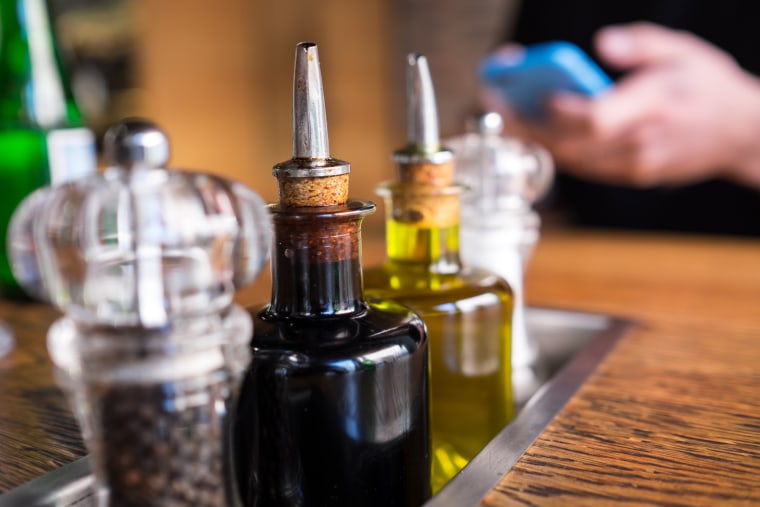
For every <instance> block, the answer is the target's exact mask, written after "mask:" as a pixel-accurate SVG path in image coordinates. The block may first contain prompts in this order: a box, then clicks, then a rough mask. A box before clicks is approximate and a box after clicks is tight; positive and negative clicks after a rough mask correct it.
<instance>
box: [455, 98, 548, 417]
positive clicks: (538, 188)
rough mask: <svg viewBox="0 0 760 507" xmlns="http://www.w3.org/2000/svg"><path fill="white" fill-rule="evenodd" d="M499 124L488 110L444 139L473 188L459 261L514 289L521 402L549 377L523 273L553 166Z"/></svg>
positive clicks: (467, 196)
mask: <svg viewBox="0 0 760 507" xmlns="http://www.w3.org/2000/svg"><path fill="white" fill-rule="evenodd" d="M502 130H503V122H502V118H501V116H500V115H499V114H498V113H494V112H488V113H484V114H480V115H478V116H476V117H474V118H473V119H472V120H471V121H470V124H469V125H468V132H467V133H466V134H464V135H462V136H459V137H455V138H452V139H449V140H448V141H447V142H446V143H447V145H448V146H449V147H450V148H451V149H452V150H453V151H454V155H455V159H456V171H457V181H458V182H460V183H462V184H464V185H466V186H468V187H469V189H470V190H469V191H468V192H465V193H464V194H463V196H462V206H461V210H460V215H461V224H460V226H461V229H460V238H461V245H460V248H461V255H462V260H463V262H464V263H465V264H467V265H470V266H478V267H482V268H486V269H490V270H491V271H493V272H495V273H497V274H499V275H501V276H502V277H504V278H505V279H506V280H507V281H508V282H509V284H510V285H511V286H512V290H513V291H514V295H515V307H514V313H513V322H512V382H513V389H514V395H515V405H516V407H518V408H519V407H520V406H522V405H523V404H524V403H525V402H527V400H528V399H529V398H530V396H531V395H532V394H533V393H534V392H535V391H536V390H537V389H538V387H539V386H540V385H541V383H542V382H543V380H544V376H545V372H544V367H543V365H541V364H540V361H539V354H538V353H539V351H538V346H537V344H536V342H535V340H534V338H533V337H531V336H530V335H529V334H528V332H527V329H526V323H525V312H524V298H523V273H524V269H525V266H526V264H527V262H528V259H529V258H530V255H531V253H532V251H533V247H534V246H535V244H536V242H537V241H538V238H539V229H540V217H539V215H538V213H536V212H535V211H534V210H533V208H532V205H533V203H534V202H536V201H537V200H538V199H540V198H541V197H543V195H544V194H545V193H546V192H547V191H548V189H549V188H550V186H551V183H552V179H553V175H554V164H553V161H552V159H551V156H550V155H549V153H548V152H547V151H546V150H545V149H544V148H542V147H541V146H538V145H534V144H527V143H524V142H522V141H519V140H517V139H514V138H508V137H503V136H502V135H501V133H502Z"/></svg>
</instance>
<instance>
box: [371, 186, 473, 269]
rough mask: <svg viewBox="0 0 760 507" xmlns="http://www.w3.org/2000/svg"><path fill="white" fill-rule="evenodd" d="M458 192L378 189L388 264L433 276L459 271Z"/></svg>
mask: <svg viewBox="0 0 760 507" xmlns="http://www.w3.org/2000/svg"><path fill="white" fill-rule="evenodd" d="M460 191H461V188H460V187H458V186H456V185H452V186H449V187H434V186H425V185H416V184H415V185H408V184H398V185H390V186H384V187H381V188H380V189H379V193H380V195H382V196H383V197H384V198H385V210H386V223H385V234H386V248H387V254H388V260H389V261H390V262H391V263H392V264H394V265H396V266H398V267H404V266H405V267H407V268H410V269H414V270H415V271H419V270H422V271H425V272H428V273H435V274H454V273H457V272H459V271H460V270H461V268H462V265H461V262H460V259H459V193H460Z"/></svg>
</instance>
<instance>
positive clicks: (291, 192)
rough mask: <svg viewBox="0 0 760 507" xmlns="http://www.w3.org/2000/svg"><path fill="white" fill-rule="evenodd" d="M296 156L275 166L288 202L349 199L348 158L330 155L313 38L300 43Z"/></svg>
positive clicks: (305, 203) (295, 88)
mask: <svg viewBox="0 0 760 507" xmlns="http://www.w3.org/2000/svg"><path fill="white" fill-rule="evenodd" d="M292 135H293V158H292V159H290V160H287V161H285V162H281V163H279V164H277V165H275V166H274V169H273V171H272V174H274V176H275V177H277V180H278V182H279V185H280V203H281V204H282V205H284V206H295V207H299V206H331V205H336V204H345V202H346V201H347V200H348V173H349V172H350V170H351V165H350V164H349V163H348V162H344V161H342V160H338V159H334V158H331V157H330V142H329V140H328V134H327V115H326V114H325V98H324V91H323V89H322V74H321V71H320V68H319V53H318V52H317V45H316V44H314V43H313V42H300V43H298V44H297V45H296V55H295V66H294V71H293V134H292Z"/></svg>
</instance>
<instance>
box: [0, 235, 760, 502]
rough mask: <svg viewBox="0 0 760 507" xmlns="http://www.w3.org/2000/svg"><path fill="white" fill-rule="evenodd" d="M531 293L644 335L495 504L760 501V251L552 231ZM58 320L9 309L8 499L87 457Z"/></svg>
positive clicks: (43, 311) (532, 453) (3, 483)
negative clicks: (71, 401)
mask: <svg viewBox="0 0 760 507" xmlns="http://www.w3.org/2000/svg"><path fill="white" fill-rule="evenodd" d="M381 244H382V241H381V238H379V237H375V236H368V237H367V241H366V242H365V249H364V251H365V260H366V261H367V263H368V264H371V263H373V262H377V261H378V260H379V259H380V258H382V246H381ZM267 284H268V281H267V277H266V276H265V277H263V279H262V280H260V281H259V283H258V284H257V285H256V286H255V287H254V288H252V289H250V290H247V291H245V292H243V293H241V294H240V296H239V298H238V299H239V301H240V302H241V303H252V302H255V301H261V300H262V299H263V298H266V297H267V295H268V289H267ZM526 296H527V300H528V302H529V303H530V304H533V305H539V306H550V307H557V308H565V309H571V310H581V311H590V312H595V313H604V314H611V315H618V316H622V317H627V318H630V319H632V320H634V321H635V324H634V326H633V328H632V329H631V330H630V331H629V332H628V333H627V334H626V335H625V336H624V337H623V338H622V339H621V341H620V342H619V344H618V346H617V347H616V348H615V349H614V350H613V351H612V352H611V353H610V354H609V355H608V356H607V357H606V359H605V360H604V362H603V363H602V364H601V366H600V367H599V368H598V369H597V371H596V372H595V373H594V374H593V375H592V377H591V378H590V379H589V381H588V382H587V383H586V384H585V385H584V386H583V387H582V388H581V390H580V391H579V392H578V393H577V394H576V395H575V396H574V397H573V398H572V399H571V401H570V402H569V403H568V404H567V405H566V406H565V407H564V409H562V410H561V411H560V413H559V414H558V416H557V417H556V418H555V419H554V420H553V421H552V423H551V424H550V425H549V426H548V427H547V429H546V430H545V431H544V433H543V434H542V435H541V436H540V437H539V438H538V440H537V441H536V442H535V443H534V444H533V445H532V446H531V447H530V448H529V449H528V451H527V452H526V453H525V455H523V457H522V458H521V459H520V460H519V461H518V462H517V464H516V465H515V466H514V467H513V468H512V470H511V471H510V472H509V473H507V475H505V476H504V478H503V479H502V480H501V482H500V483H499V485H498V486H497V487H496V488H495V489H494V490H493V491H492V492H491V493H490V494H489V495H488V496H487V497H486V498H485V499H484V503H485V504H487V505H514V504H521V503H525V504H528V505H531V504H533V505H567V504H584V505H589V504H597V505H609V504H615V503H624V502H625V503H626V504H637V503H638V504H645V503H649V504H666V505H699V504H703V505H732V504H736V505H747V504H752V503H757V504H760V241H757V240H741V239H718V238H701V237H694V236H691V237H690V236H672V235H667V236H666V235H661V236H658V235H633V234H617V233H616V234H611V233H600V232H593V231H591V232H577V231H567V230H565V231H561V230H560V231H552V232H547V233H545V234H544V236H543V238H542V240H541V242H540V244H539V246H538V248H537V250H536V252H535V254H534V257H533V260H532V262H531V264H530V267H529V271H528V275H527V280H526ZM56 316H57V314H56V312H55V311H53V310H51V309H49V308H46V307H44V306H42V305H35V304H20V303H11V302H0V318H3V319H5V320H6V321H7V322H9V323H10V324H11V325H12V326H13V328H14V330H15V332H16V334H17V339H18V341H19V344H18V346H17V348H16V350H15V351H14V352H13V353H12V354H11V355H10V356H8V357H6V358H4V359H0V386H2V389H0V492H3V491H7V490H9V489H11V488H14V487H16V486H18V485H20V484H22V483H24V482H26V481H28V480H30V479H32V478H34V477H36V476H38V475H40V474H43V473H45V472H48V471H50V470H53V469H55V468H57V467H59V466H61V465H63V464H65V463H68V462H70V461H72V460H74V459H76V458H78V457H81V456H83V455H84V452H85V451H84V448H83V446H82V442H81V439H80V437H79V432H78V429H77V427H76V424H75V422H74V421H73V419H72V417H71V415H70V413H69V411H68V409H67V408H66V405H65V402H64V400H63V398H62V396H61V395H60V393H59V391H58V390H57V388H56V387H55V385H54V383H53V378H52V375H51V371H50V363H49V360H48V359H47V353H46V351H45V334H46V330H47V328H48V326H49V325H50V323H51V322H52V321H53V320H54V319H55V318H56Z"/></svg>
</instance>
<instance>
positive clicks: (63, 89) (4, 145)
mask: <svg viewBox="0 0 760 507" xmlns="http://www.w3.org/2000/svg"><path fill="white" fill-rule="evenodd" d="M0 23H1V24H2V27H1V28H0V34H2V35H1V36H0V153H2V156H0V187H2V188H3V189H4V190H3V199H2V202H0V239H2V245H1V246H2V248H0V286H2V287H3V289H4V291H5V292H9V293H11V294H20V290H19V288H18V286H17V283H16V280H15V279H14V277H13V273H12V271H11V268H10V264H9V261H8V257H7V253H6V248H5V238H6V235H7V227H8V224H9V222H10V219H11V216H12V215H13V212H14V210H15V209H16V207H17V206H18V204H19V203H20V202H21V201H22V200H23V199H24V197H26V196H27V195H28V194H30V193H31V192H32V191H34V190H35V189H37V188H39V187H41V186H45V185H47V184H50V183H53V184H57V183H62V182H64V181H68V180H71V179H74V178H79V177H81V176H85V175H87V174H90V173H92V172H93V171H94V170H95V166H96V161H95V141H94V136H93V134H92V132H90V131H89V130H88V129H86V128H84V127H83V122H82V117H81V114H80V111H79V108H78V106H77V104H76V101H75V100H74V96H73V94H72V92H71V89H70V86H69V83H68V77H67V74H66V72H65V70H64V68H63V65H62V63H61V57H60V53H59V48H58V43H57V41H56V38H55V35H54V33H53V31H52V26H51V23H50V18H49V14H48V11H47V5H46V3H45V0H2V1H0Z"/></svg>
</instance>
